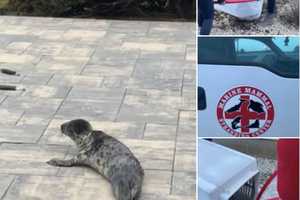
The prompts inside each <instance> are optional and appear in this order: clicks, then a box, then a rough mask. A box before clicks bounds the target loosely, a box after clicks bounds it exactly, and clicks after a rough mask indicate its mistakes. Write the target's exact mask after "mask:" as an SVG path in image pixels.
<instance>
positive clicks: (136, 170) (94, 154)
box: [47, 119, 144, 200]
mask: <svg viewBox="0 0 300 200" xmlns="http://www.w3.org/2000/svg"><path fill="white" fill-rule="evenodd" d="M61 132H62V133H63V134H64V135H66V136H68V137H70V138H71V139H72V140H73V141H74V142H75V144H76V146H77V147H78V148H79V153H78V155H76V156H75V157H73V158H71V159H69V160H60V159H52V160H50V161H48V162H47V163H48V164H50V165H53V166H61V167H71V166H89V167H91V168H92V169H94V170H96V171H97V172H98V173H100V174H101V175H102V176H103V177H105V178H106V179H107V180H108V181H109V182H110V183H111V185H112V189H113V194H114V196H115V198H116V199H117V200H137V199H138V198H139V196H140V193H141V190H142V183H143V177H144V170H143V169H142V167H141V165H140V162H139V161H138V159H137V158H136V157H135V156H134V155H133V153H132V152H131V151H130V150H129V148H128V147H127V146H125V145H124V144H122V143H121V142H120V141H118V140H117V139H115V138H113V137H111V136H109V135H107V134H105V133H104V132H102V131H97V130H93V128H92V126H91V125H90V123H89V122H87V121H86V120H83V119H76V120H72V121H69V122H66V123H64V124H62V125H61Z"/></svg>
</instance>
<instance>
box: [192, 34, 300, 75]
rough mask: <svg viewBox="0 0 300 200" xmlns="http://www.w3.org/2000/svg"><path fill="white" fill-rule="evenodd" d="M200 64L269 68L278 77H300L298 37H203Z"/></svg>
mask: <svg viewBox="0 0 300 200" xmlns="http://www.w3.org/2000/svg"><path fill="white" fill-rule="evenodd" d="M198 63H199V64H212V65H239V66H241V67H242V66H255V67H262V68H265V69H267V70H269V71H271V72H273V73H275V74H277V75H280V76H283V77H288V78H298V77H299V38H298V37H217V38H209V37H199V38H198Z"/></svg>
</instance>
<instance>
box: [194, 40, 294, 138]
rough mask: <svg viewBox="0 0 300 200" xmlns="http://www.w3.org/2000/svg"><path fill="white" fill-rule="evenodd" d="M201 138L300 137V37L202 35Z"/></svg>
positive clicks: (200, 48) (199, 133) (200, 68)
mask: <svg viewBox="0 0 300 200" xmlns="http://www.w3.org/2000/svg"><path fill="white" fill-rule="evenodd" d="M198 135H199V136H200V137H233V136H236V137H258V136H261V137H298V135H299V37H198Z"/></svg>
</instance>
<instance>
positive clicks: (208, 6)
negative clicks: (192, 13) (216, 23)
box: [199, 0, 214, 35]
mask: <svg viewBox="0 0 300 200" xmlns="http://www.w3.org/2000/svg"><path fill="white" fill-rule="evenodd" d="M200 2H201V3H200ZM199 6H200V10H201V15H202V17H203V19H202V21H201V31H200V35H209V34H210V31H211V29H212V25H213V20H214V2H213V0H199Z"/></svg>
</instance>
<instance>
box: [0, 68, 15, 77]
mask: <svg viewBox="0 0 300 200" xmlns="http://www.w3.org/2000/svg"><path fill="white" fill-rule="evenodd" d="M0 71H1V72H2V73H3V74H7V75H15V76H20V74H17V72H16V71H13V70H10V69H1V70H0Z"/></svg>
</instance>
